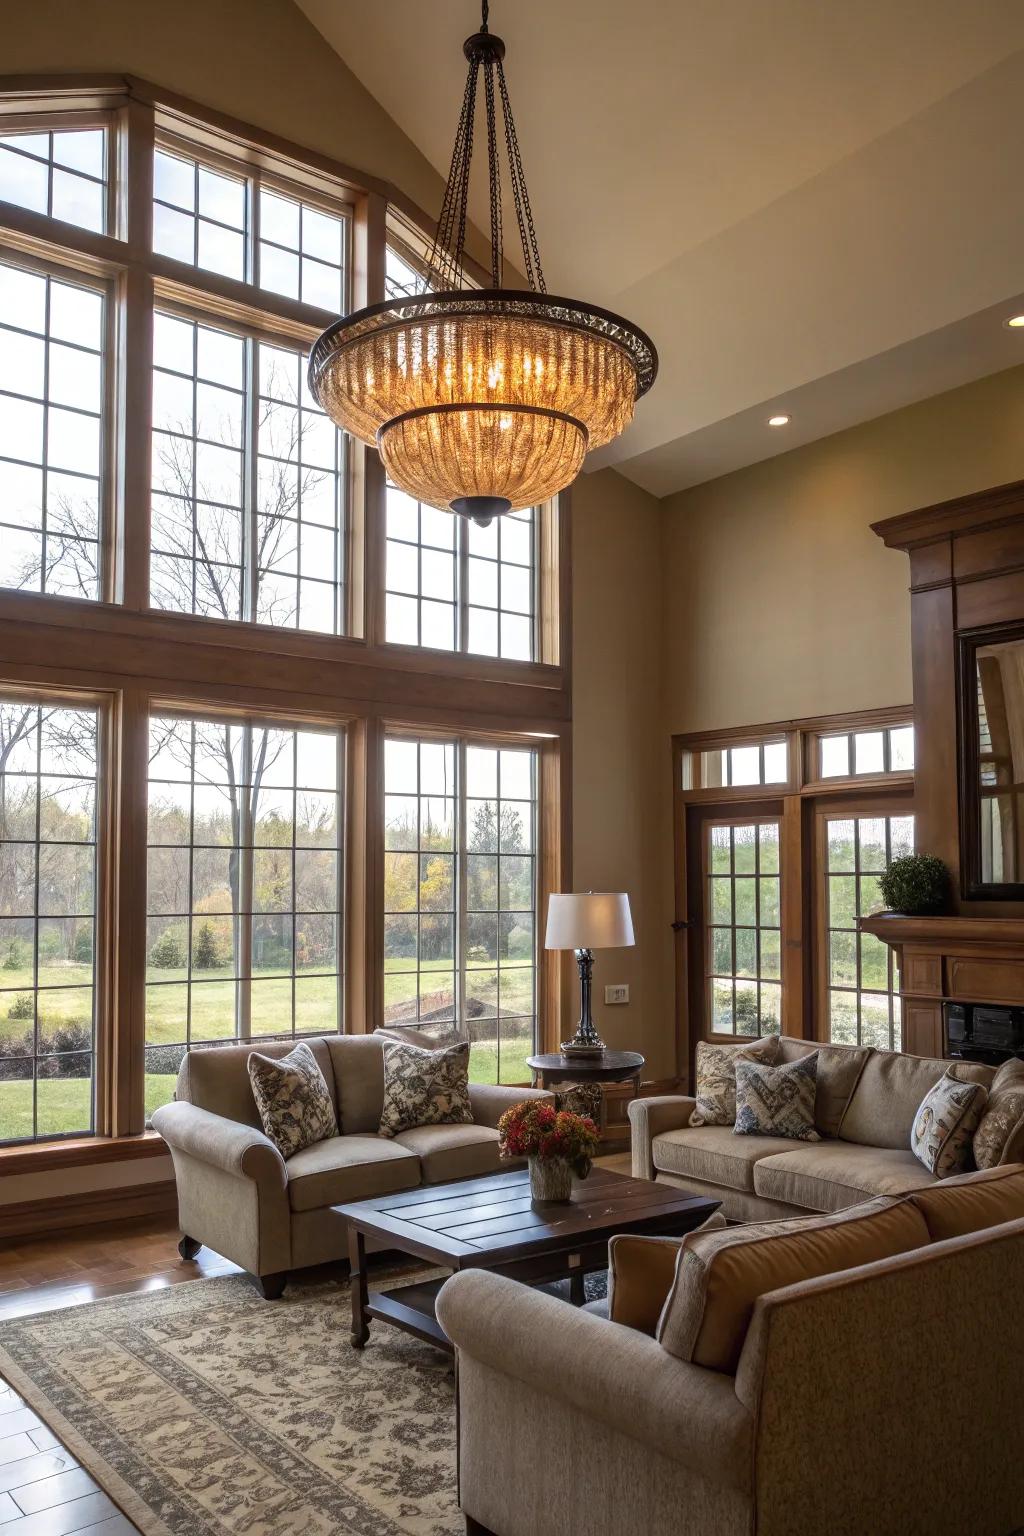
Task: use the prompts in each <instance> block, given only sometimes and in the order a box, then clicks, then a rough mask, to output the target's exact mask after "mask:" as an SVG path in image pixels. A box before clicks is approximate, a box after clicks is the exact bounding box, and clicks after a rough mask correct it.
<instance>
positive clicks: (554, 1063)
mask: <svg viewBox="0 0 1024 1536" xmlns="http://www.w3.org/2000/svg"><path fill="white" fill-rule="evenodd" d="M526 1065H527V1066H528V1067H529V1069H530V1072H531V1074H532V1076H533V1086H534V1087H535V1088H537V1087H540V1088H551V1089H557V1087H558V1085H559V1083H573V1084H579V1085H580V1086H587V1087H589V1086H591V1085H593V1088H594V1089H595V1090H596V1092H597V1093H600V1085H601V1084H602V1083H630V1082H631V1083H632V1084H633V1097H634V1099H635V1098H636V1097H637V1095H638V1094H639V1092H640V1074H641V1072H642V1071H643V1069H644V1067H645V1065H646V1062H645V1059H644V1057H643V1056H641V1055H640V1052H639V1051H604V1052H603V1053H602V1055H600V1056H563V1055H562V1054H561V1053H560V1052H554V1053H550V1054H546V1055H541V1056H528V1057H527V1059H526ZM599 1128H600V1131H601V1138H602V1140H606V1139H607V1133H608V1114H607V1106H606V1103H605V1098H604V1095H603V1094H601V1110H600V1127H599Z"/></svg>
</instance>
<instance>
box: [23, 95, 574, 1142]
mask: <svg viewBox="0 0 1024 1536" xmlns="http://www.w3.org/2000/svg"><path fill="white" fill-rule="evenodd" d="M28 112H31V113H32V114H33V116H34V118H36V119H38V120H40V121H43V120H44V119H48V121H49V126H51V127H52V126H58V127H60V126H64V127H66V126H68V125H69V124H70V123H71V122H72V121H73V120H75V115H76V114H77V115H78V120H79V121H82V122H83V123H84V122H85V121H86V120H87V118H88V119H89V120H90V121H98V120H100V119H102V120H103V122H104V124H105V125H106V126H107V127H108V130H109V140H108V142H109V146H110V153H111V166H112V170H111V174H110V176H109V185H110V189H111V197H112V198H113V199H115V204H114V205H113V206H112V208H111V211H110V215H109V219H108V230H109V232H108V233H105V234H102V235H97V234H94V233H92V232H90V231H87V230H81V229H78V228H77V227H76V226H73V225H65V224H58V223H57V222H56V221H53V220H51V219H49V218H47V217H46V216H44V215H39V214H35V213H33V212H31V211H30V210H25V209H20V208H17V207H15V206H14V205H11V204H6V203H0V248H2V249H3V250H4V252H5V253H7V254H9V255H10V256H11V257H13V258H15V259H17V260H20V261H24V260H26V259H28V260H30V261H32V260H37V261H40V262H42V263H45V264H47V265H48V266H49V267H51V268H53V269H56V272H57V275H58V276H59V275H60V270H61V269H63V270H66V271H67V272H68V274H69V275H74V274H84V275H86V276H88V277H90V278H92V279H93V280H96V281H99V282H102V283H104V284H106V285H108V286H109V289H110V296H111V297H110V305H109V312H110V315H111V323H112V325H113V327H114V332H115V336H114V347H115V352H114V356H115V359H116V363H117V367H116V368H111V369H109V370H108V374H109V375H110V376H111V377H112V378H113V376H115V375H116V376H117V378H118V380H119V386H120V387H119V389H118V391H117V395H116V398H115V399H113V400H112V401H111V404H110V420H111V429H110V431H109V433H108V437H109V440H110V442H111V443H112V444H117V445H119V451H118V455H117V460H116V462H115V463H114V464H113V465H112V467H111V474H110V476H109V484H110V492H111V496H112V498H113V506H112V508H111V509H110V515H108V517H107V518H106V522H105V532H104V538H105V539H106V541H107V545H106V548H105V552H104V557H105V569H106V572H107V579H106V587H105V591H104V597H105V598H107V599H113V601H110V600H107V601H103V602H97V603H92V602H84V601H80V600H77V599H74V598H64V597H43V596H41V595H37V594H33V593H25V592H16V591H4V592H0V685H2V686H3V687H4V688H5V689H11V688H25V689H29V690H31V691H36V692H46V691H49V690H53V691H55V692H57V693H59V694H60V695H61V696H63V697H65V698H67V697H70V696H71V695H73V694H76V693H77V694H79V695H81V696H86V697H89V698H90V699H94V698H97V697H102V698H103V700H104V709H105V713H106V716H107V718H108V719H109V722H110V725H109V731H108V740H109V748H110V759H111V761H110V762H108V765H107V770H106V772H105V774H104V788H103V804H102V812H101V813H102V815H103V816H104V818H105V821H106V826H107V832H106V839H105V841H106V850H107V851H106V853H105V854H104V855H102V858H101V862H103V861H105V867H104V873H103V885H102V897H101V899H102V902H103V919H102V921H103V925H105V926H104V931H105V933H106V935H107V937H106V940H105V942H104V953H103V961H102V966H103V969H102V972H101V963H100V962H99V961H98V965H97V989H98V996H99V991H100V988H102V989H103V997H104V1003H103V1009H102V1011H103V1016H104V1032H103V1033H102V1035H101V1034H100V1031H99V1029H98V1033H97V1062H98V1065H97V1116H98V1118H97V1129H98V1130H102V1132H103V1133H104V1134H100V1135H97V1136H96V1137H90V1138H75V1139H73V1140H72V1139H69V1140H67V1141H56V1142H44V1143H37V1144H33V1145H23V1146H17V1147H14V1148H12V1149H5V1150H3V1151H0V1169H2V1170H3V1171H5V1172H13V1171H14V1170H15V1169H19V1170H23V1171H27V1170H29V1169H31V1170H33V1171H35V1170H45V1169H48V1168H58V1167H70V1166H76V1165H77V1164H78V1163H81V1164H82V1165H85V1164H88V1163H94V1162H105V1161H117V1160H120V1159H121V1158H124V1157H130V1158H134V1157H145V1156H155V1155H160V1154H162V1153H163V1152H164V1150H165V1148H164V1146H163V1143H162V1142H161V1140H160V1138H159V1137H156V1136H154V1135H153V1134H152V1133H143V1116H142V1111H143V1102H142V1099H143V1095H142V1085H143V1077H142V1072H143V1063H144V1055H143V1053H144V1044H145V1022H144V1020H145V901H144V888H145V887H144V882H145V845H146V792H145V791H146V781H147V778H148V773H147V750H146V742H147V728H148V717H149V714H150V712H151V711H154V710H156V709H158V708H177V709H180V710H181V711H182V712H183V713H190V712H192V713H194V712H202V711H204V710H205V711H209V712H216V713H222V712H223V711H224V710H227V709H231V710H236V711H238V712H239V714H240V715H241V716H246V717H250V718H253V717H255V718H259V719H261V720H262V719H263V718H266V719H268V720H270V721H273V720H276V719H280V720H287V721H288V722H290V723H291V724H293V725H294V724H296V723H299V722H301V721H303V720H309V721H315V722H317V723H322V724H327V725H331V726H344V727H345V729H346V759H347V782H346V786H345V794H344V824H345V835H346V860H345V881H346V895H347V897H348V899H347V900H346V903H345V914H346V915H345V934H344V952H345V1016H346V1027H347V1028H348V1029H349V1030H351V1031H358V1030H359V1029H360V1028H363V1029H366V1028H370V1029H372V1028H373V1027H374V1026H375V1023H376V1022H377V1020H378V1019H379V1017H380V1014H381V1004H382V985H381V974H382V969H383V916H382V900H381V899H380V898H381V897H382V891H383V864H382V861H381V860H380V858H379V857H378V853H377V849H378V847H379V845H380V844H381V843H382V839H381V838H380V835H379V831H380V826H381V820H382V811H383V805H382V798H381V797H382V793H383V752H382V742H383V735H384V731H385V728H386V723H387V722H389V721H395V720H398V721H401V722H403V723H404V724H405V725H406V726H407V727H408V728H410V729H411V730H414V731H416V732H418V733H421V734H422V733H423V732H424V731H425V730H431V729H432V730H436V731H440V732H443V733H463V734H466V735H470V736H473V737H474V738H478V739H490V740H494V741H496V742H500V741H503V740H504V741H508V742H514V743H516V744H518V745H523V742H524V738H526V739H527V740H528V742H529V744H530V745H534V746H535V747H536V748H537V750H538V754H539V763H540V767H539V773H538V789H539V800H540V804H539V812H538V821H539V827H538V850H537V852H538V863H537V870H538V888H539V897H538V913H537V918H538V925H539V929H538V933H539V938H540V936H542V933H543V926H542V925H543V922H544V918H545V915H546V913H545V906H546V894H547V893H548V892H550V891H552V890H564V889H568V888H569V886H570V884H571V870H572V863H571V718H572V694H571V573H570V548H571V513H570V497H569V495H568V494H565V495H563V496H562V497H561V498H559V501H558V503H557V504H549V505H548V506H546V507H545V508H543V509H542V512H541V515H540V517H539V519H538V523H539V526H538V529H537V534H536V539H537V546H538V550H539V551H540V554H541V559H540V560H539V573H538V600H537V626H538V660H537V661H535V662H530V663H525V662H516V661H503V660H501V659H500V658H488V657H479V656H474V655H472V654H469V653H456V654H451V655H449V654H446V653H435V652H427V651H420V650H409V651H405V650H404V648H400V647H395V646H388V645H386V644H385V643H384V640H383V633H382V627H383V611H382V610H383V604H382V592H383V556H384V541H383V483H384V477H383V471H382V468H381V466H380V463H379V460H378V459H377V457H376V455H375V454H373V453H371V452H369V451H367V450H364V449H362V448H361V446H360V447H359V450H358V451H354V452H352V453H351V454H350V455H349V471H350V477H351V482H350V490H351V495H350V502H349V513H350V516H349V523H348V529H347V540H348V548H347V560H346V577H347V590H348V602H349V613H348V619H349V627H348V633H347V634H346V635H344V636H337V637H335V636H324V635H318V634H313V633H310V632H302V631H288V630H284V629H275V628H273V627H271V626H264V625H255V624H236V623H231V622H227V621H218V620H211V619H207V618H204V617H201V616H194V615H185V614H173V613H165V612H162V611H160V610H155V609H149V608H148V598H149V511H148V508H149V491H150V463H149V455H150V446H149V444H150V430H149V428H150V414H151V413H150V397H149V379H150V374H151V367H152V326H151V323H150V315H151V312H152V309H153V306H154V303H162V304H165V305H167V306H168V307H171V306H175V305H178V304H183V305H184V306H186V307H187V308H188V309H190V310H191V311H192V312H193V314H194V315H195V314H196V312H199V313H200V314H201V315H202V316H203V317H204V318H208V319H210V320H212V321H214V322H215V323H219V324H223V325H227V326H235V327H240V328H246V329H248V331H249V332H250V334H251V333H252V332H253V331H254V330H259V329H260V328H262V329H263V331H264V332H265V336H266V339H267V340H270V341H281V340H285V341H292V342H296V341H298V342H300V343H302V342H306V343H308V341H309V340H310V339H311V338H312V337H313V336H314V335H315V334H316V333H318V332H319V330H321V329H322V328H323V327H324V326H326V325H327V324H329V323H330V322H331V321H332V320H333V319H334V318H335V316H334V315H333V314H328V313H326V312H324V311H321V310H319V309H317V308H315V307H313V306H309V305H305V304H302V303H300V302H298V301H294V300H289V299H286V298H283V297H282V296H280V295H276V294H273V293H271V292H269V291H267V290H263V289H259V288H257V287H256V285H255V284H253V283H248V282H236V281H235V280H233V279H229V278H223V277H220V276H218V275H217V274H214V273H205V272H203V271H202V269H200V268H195V267H192V266H190V265H188V264H186V263H180V262H176V261H174V260H172V259H171V258H166V257H159V256H156V255H154V253H153V252H152V250H151V235H152V194H153V158H152V155H153V147H154V144H155V143H156V142H157V141H158V139H162V138H164V136H166V138H167V141H168V144H170V143H171V141H172V140H173V141H174V142H176V143H178V144H179V145H180V147H181V149H182V151H183V152H187V153H190V154H195V156H196V157H197V158H199V159H201V160H207V161H208V162H209V163H211V164H216V163H217V162H218V157H225V163H227V162H230V165H231V167H232V168H233V169H234V170H235V171H236V173H244V174H246V175H247V176H249V177H251V178H252V179H253V180H254V181H255V182H256V183H257V184H258V183H259V182H261V181H263V182H265V183H266V184H267V185H271V184H273V185H275V186H279V187H280V189H281V190H283V191H285V192H286V193H287V194H288V195H291V196H293V197H301V198H302V200H303V201H305V202H307V203H310V204H312V205H319V204H320V203H322V202H323V203H326V205H327V207H328V211H347V212H348V213H349V220H350V222H349V229H350V237H351V238H350V248H349V251H348V273H349V284H350V302H351V304H352V306H353V307H358V306H359V305H361V304H365V303H372V302H376V301H378V300H380V299H381V298H383V293H384V246H385V239H386V223H387V218H388V216H389V210H390V212H391V214H393V215H394V216H395V217H396V218H398V219H400V220H402V221H404V222H405V224H406V226H407V227H409V228H411V229H417V230H422V231H424V232H426V231H427V230H428V229H429V227H430V221H429V220H428V219H427V217H426V216H425V215H424V214H423V212H422V210H420V209H419V208H418V207H416V205H415V204H414V203H412V202H411V200H410V199H408V198H407V197H406V196H405V195H404V194H403V193H402V192H401V190H400V189H397V188H395V187H394V186H392V185H391V184H389V183H387V182H384V181H381V180H379V179H377V178H373V177H368V176H365V175H362V174H361V173H358V172H356V171H354V170H352V169H351V168H350V167H347V166H345V165H343V164H341V163H340V162H337V161H334V160H332V159H330V158H329V157H327V156H324V155H322V154H319V153H317V152H314V151H308V150H306V149H304V148H302V147H301V146H298V145H295V144H293V143H291V142H290V141H288V140H285V139H282V138H280V137H278V136H275V135H273V134H268V133H263V132H261V131H258V130H256V129H254V128H252V127H251V126H250V125H247V124H244V123H239V122H237V121H236V120H234V119H232V118H230V117H226V116H224V115H222V114H219V113H216V112H212V111H209V110H208V109H206V108H204V107H202V106H200V105H199V104H197V103H194V102H190V101H187V100H185V99H183V98H181V97H178V96H176V95H175V94H174V93H172V92H168V91H164V90H163V89H161V88H159V87H157V86H154V85H150V84H148V83H147V82H145V81H142V80H139V79H137V78H135V77H131V76H119V75H109V74H108V75H92V76H45V75H40V76H34V77H10V76H0V124H3V123H4V122H5V121H6V122H7V123H8V124H11V125H12V126H13V120H18V121H21V120H23V119H24V116H25V114H26V113H28ZM466 275H467V281H468V282H469V283H471V284H475V283H479V282H482V281H485V280H486V274H485V273H484V271H483V269H482V268H481V267H480V266H479V264H478V263H476V262H474V261H473V260H472V259H470V258H467V260H466ZM537 959H538V978H537V1007H538V1013H539V1030H540V1044H541V1046H542V1047H544V1048H547V1049H551V1048H553V1046H555V1045H557V1042H558V1040H559V1039H560V1038H561V1036H562V1034H564V1033H565V1029H564V1024H563V1021H564V1018H565V1017H566V1016H567V1014H569V1015H571V1012H572V1009H573V1000H574V985H573V980H574V972H573V968H572V966H571V956H569V957H568V959H567V958H566V957H565V956H564V955H562V954H560V953H551V954H549V953H548V952H547V951H545V950H544V949H543V946H542V944H541V943H540V942H538V956H537ZM101 1050H102V1051H103V1052H104V1053H105V1054H104V1058H103V1067H102V1070H101V1068H100V1066H99V1055H100V1051H101Z"/></svg>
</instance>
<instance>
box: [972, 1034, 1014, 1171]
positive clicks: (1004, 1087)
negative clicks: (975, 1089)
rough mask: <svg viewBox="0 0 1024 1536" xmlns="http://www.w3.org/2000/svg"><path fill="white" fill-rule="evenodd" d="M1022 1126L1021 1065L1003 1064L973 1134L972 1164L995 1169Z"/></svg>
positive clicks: (993, 1080) (1006, 1062)
mask: <svg viewBox="0 0 1024 1536" xmlns="http://www.w3.org/2000/svg"><path fill="white" fill-rule="evenodd" d="M1022 1122H1024V1061H1017V1060H1016V1059H1014V1060H1012V1061H1005V1062H1004V1063H1003V1065H1002V1066H1001V1067H1000V1068H999V1071H998V1072H997V1073H996V1075H995V1077H994V1078H993V1079H992V1085H991V1087H990V1088H989V1091H988V1102H987V1104H986V1105H985V1113H984V1114H983V1115H982V1117H981V1123H980V1124H979V1126H978V1129H977V1130H976V1131H975V1133H974V1161H975V1162H976V1163H977V1165H978V1167H979V1168H996V1167H998V1165H999V1164H1000V1163H1001V1162H1002V1160H1003V1156H1004V1154H1005V1152H1006V1145H1007V1142H1008V1141H1009V1140H1010V1137H1011V1136H1012V1135H1013V1133H1014V1131H1015V1130H1016V1129H1017V1127H1018V1126H1019V1125H1021V1123H1022Z"/></svg>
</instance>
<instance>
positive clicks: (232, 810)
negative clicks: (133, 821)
mask: <svg viewBox="0 0 1024 1536" xmlns="http://www.w3.org/2000/svg"><path fill="white" fill-rule="evenodd" d="M343 746H344V738H343V736H342V735H341V734H340V733H338V732H335V731H315V730H310V729H305V728H304V729H301V730H290V729H282V728H278V727H271V726H266V727H264V726H258V725H251V724H241V723H235V722H231V721H225V720H206V719H204V720H198V719H195V720H192V719H179V718H174V717H157V718H154V719H153V720H152V722H151V725H150V765H149V837H148V840H149V860H148V886H147V912H148V914H149V915H148V918H147V933H146V950H147V971H146V976H147V987H146V1108H147V1114H149V1113H152V1111H153V1109H155V1108H156V1107H157V1106H158V1105H159V1104H163V1103H165V1102H166V1101H167V1100H168V1099H169V1098H170V1097H171V1094H172V1093H173V1090H174V1081H175V1074H176V1073H177V1070H178V1067H179V1066H180V1064H181V1061H182V1058H183V1057H184V1055H185V1052H186V1051H187V1050H189V1049H190V1048H193V1047H195V1046H204V1045H215V1044H218V1043H222V1042H224V1041H232V1040H240V1039H242V1040H244V1039H262V1040H266V1039H272V1038H273V1039H282V1038H289V1037H291V1036H293V1035H300V1034H330V1033H332V1032H334V1031H337V1030H338V1029H340V1028H341V1027H342V1006H341V998H342V981H343V967H342V948H341V912H342V879H343V872H342V860H341V846H342V844H341V827H342V815H341V786H342V782H343V779H342V756H343Z"/></svg>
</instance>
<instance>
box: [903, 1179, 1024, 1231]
mask: <svg viewBox="0 0 1024 1536" xmlns="http://www.w3.org/2000/svg"><path fill="white" fill-rule="evenodd" d="M912 1199H913V1202H914V1205H915V1206H916V1207H917V1209H918V1210H919V1211H920V1212H921V1214H922V1216H923V1217H924V1219H925V1221H926V1222H927V1224H928V1231H929V1232H930V1233H931V1237H932V1241H933V1242H936V1243H937V1242H941V1241H942V1240H943V1239H944V1238H947V1237H962V1236H964V1234H965V1233H967V1232H981V1231H982V1230H983V1229H984V1228H985V1227H997V1226H999V1225H1000V1224H1001V1223H1002V1222H1004V1221H1017V1220H1018V1219H1019V1218H1020V1217H1022V1216H1024V1166H1021V1164H1020V1163H1017V1164H1015V1165H1012V1166H1009V1167H1005V1168H984V1169H981V1170H980V1171H979V1172H977V1173H964V1174H961V1175H960V1176H959V1177H958V1178H952V1179H942V1180H941V1181H938V1182H936V1183H935V1184H934V1185H933V1186H932V1187H931V1188H930V1189H924V1190H920V1191H919V1192H918V1193H917V1194H916V1195H914V1196H912Z"/></svg>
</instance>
